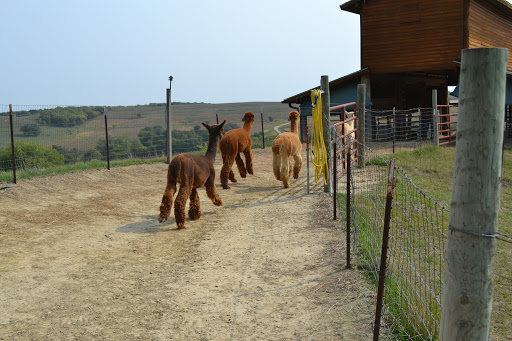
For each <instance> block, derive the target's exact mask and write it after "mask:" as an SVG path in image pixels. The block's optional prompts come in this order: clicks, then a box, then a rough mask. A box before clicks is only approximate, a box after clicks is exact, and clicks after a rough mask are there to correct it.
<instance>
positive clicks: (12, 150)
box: [9, 104, 16, 183]
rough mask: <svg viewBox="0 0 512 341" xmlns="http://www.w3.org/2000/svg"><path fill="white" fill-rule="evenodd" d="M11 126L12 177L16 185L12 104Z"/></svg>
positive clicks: (10, 112) (10, 107)
mask: <svg viewBox="0 0 512 341" xmlns="http://www.w3.org/2000/svg"><path fill="white" fill-rule="evenodd" d="M9 124H10V125H11V156H12V177H13V180H14V183H16V156H15V154H14V127H13V123H12V104H9Z"/></svg>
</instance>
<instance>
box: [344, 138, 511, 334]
mask: <svg viewBox="0 0 512 341" xmlns="http://www.w3.org/2000/svg"><path fill="white" fill-rule="evenodd" d="M358 145H359V146H358V148H359V149H360V150H361V149H364V154H365V166H364V167H357V164H356V163H354V164H353V168H352V171H351V189H350V190H351V202H350V214H351V225H352V226H351V229H352V238H351V239H352V244H353V245H354V253H353V255H354V257H355V260H356V263H357V265H358V267H360V268H361V269H363V270H364V272H365V274H366V275H367V276H368V279H369V281H370V282H371V283H373V284H374V285H376V286H377V284H378V282H379V270H380V257H381V250H382V235H383V226H384V214H385V205H386V195H387V191H386V190H387V181H388V170H389V162H388V160H387V159H385V158H383V157H382V156H381V155H379V154H377V153H376V152H375V151H374V150H372V149H371V148H369V147H368V146H367V145H364V144H362V143H358ZM397 166H398V168H397V170H396V172H395V177H396V187H395V191H394V193H393V208H392V210H391V229H390V239H389V249H388V259H387V274H386V281H385V289H384V293H385V294H384V308H383V325H382V328H383V329H384V331H385V333H386V334H387V336H388V337H390V338H391V339H397V340H437V338H438V335H439V331H440V321H441V306H442V302H441V292H442V288H443V274H444V256H445V247H446V241H447V235H446V231H447V226H448V221H449V214H450V208H449V206H448V205H447V204H446V203H445V202H444V201H437V200H434V199H433V198H431V197H430V196H429V195H428V194H427V193H425V192H424V191H423V190H422V189H421V188H419V187H418V186H416V185H415V184H414V182H413V181H412V180H411V179H410V178H409V177H408V176H407V174H406V173H405V171H404V170H403V169H400V167H399V165H397ZM346 176H347V173H346V172H344V173H343V174H342V175H341V176H339V177H337V183H336V188H337V193H336V198H337V200H336V201H337V209H338V210H339V211H340V212H344V214H345V217H346V214H347V212H346V207H347V202H346V198H347V195H346V193H347V192H346V190H347V188H346ZM342 215H343V214H342ZM500 239H501V241H503V243H501V244H503V245H498V246H507V247H508V246H509V245H510V244H509V243H510V242H511V241H512V238H511V237H510V236H508V235H505V234H503V233H500ZM510 277H511V276H510V274H502V273H501V274H500V273H496V272H495V273H494V278H495V286H494V289H495V295H494V297H495V299H496V301H495V302H494V303H493V314H494V315H495V316H496V314H501V315H502V316H504V318H505V319H507V320H508V321H509V322H510V323H512V311H511V310H510V305H509V304H508V305H507V304H504V302H503V300H498V299H497V298H498V297H502V298H503V297H504V298H506V297H509V293H510V288H511V287H512V279H511V278H510ZM499 301H501V302H499Z"/></svg>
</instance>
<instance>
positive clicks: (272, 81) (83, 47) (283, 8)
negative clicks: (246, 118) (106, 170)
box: [0, 0, 360, 105]
mask: <svg viewBox="0 0 512 341" xmlns="http://www.w3.org/2000/svg"><path fill="white" fill-rule="evenodd" d="M344 2H345V0H322V1H305V0H259V1H252V2H248V1H243V0H216V1H211V0H209V1H207V0H144V1H133V0H124V1H120V0H88V1H70V0H15V1H7V0H6V1H3V2H2V5H1V6H0V10H1V13H2V20H1V31H0V46H1V51H2V53H1V54H0V69H1V78H2V81H1V82H0V104H10V103H11V104H30V105H38V104H61V105H135V104H147V103H151V102H165V89H166V88H167V87H169V81H168V77H169V76H170V75H172V76H174V81H173V83H172V100H173V101H180V102H210V103H227V102H245V101H281V100H283V99H284V98H287V97H289V96H292V95H295V94H297V93H299V92H302V91H304V90H307V89H309V88H312V87H314V86H317V85H318V84H319V82H320V76H321V75H328V76H329V77H330V79H331V80H332V79H336V78H338V77H341V76H344V75H346V74H348V73H351V72H354V71H357V70H359V67H360V32H359V16H357V15H355V14H352V13H348V12H344V11H341V10H340V8H339V5H340V4H342V3H344Z"/></svg>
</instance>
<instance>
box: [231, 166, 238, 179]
mask: <svg viewBox="0 0 512 341" xmlns="http://www.w3.org/2000/svg"><path fill="white" fill-rule="evenodd" d="M229 181H231V182H238V181H237V180H236V179H235V173H233V168H231V170H230V171H229Z"/></svg>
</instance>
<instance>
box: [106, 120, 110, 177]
mask: <svg viewBox="0 0 512 341" xmlns="http://www.w3.org/2000/svg"><path fill="white" fill-rule="evenodd" d="M105 144H106V147H107V169H108V170H110V149H109V146H108V123H107V114H105Z"/></svg>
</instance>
